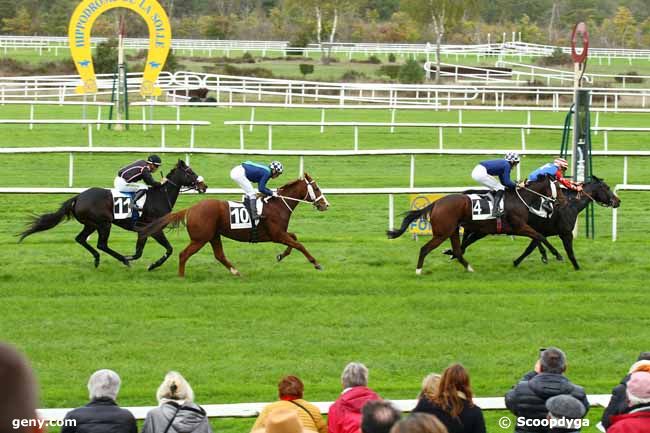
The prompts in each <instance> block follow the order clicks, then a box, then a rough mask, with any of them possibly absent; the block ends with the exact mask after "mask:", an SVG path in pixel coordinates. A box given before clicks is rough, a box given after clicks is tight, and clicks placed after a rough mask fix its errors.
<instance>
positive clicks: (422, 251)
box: [415, 235, 449, 275]
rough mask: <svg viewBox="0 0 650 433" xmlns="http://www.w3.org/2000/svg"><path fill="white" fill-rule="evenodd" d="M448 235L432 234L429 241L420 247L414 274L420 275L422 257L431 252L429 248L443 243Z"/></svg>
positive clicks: (422, 262) (431, 248)
mask: <svg viewBox="0 0 650 433" xmlns="http://www.w3.org/2000/svg"><path fill="white" fill-rule="evenodd" d="M448 237H449V235H447V236H442V235H437V236H434V237H433V239H431V240H430V241H429V242H427V243H426V244H424V245H423V246H422V248H420V257H418V267H417V268H415V274H416V275H420V274H421V273H422V265H423V264H424V258H425V257H426V256H427V254H429V253H430V252H431V250H433V249H435V248H437V247H438V245H440V244H441V243H443V242H444V241H445V240H446V239H447V238H448Z"/></svg>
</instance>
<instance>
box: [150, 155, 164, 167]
mask: <svg viewBox="0 0 650 433" xmlns="http://www.w3.org/2000/svg"><path fill="white" fill-rule="evenodd" d="M147 162H148V163H149V164H153V165H158V166H160V165H162V160H161V159H160V157H159V156H158V155H149V157H148V158H147Z"/></svg>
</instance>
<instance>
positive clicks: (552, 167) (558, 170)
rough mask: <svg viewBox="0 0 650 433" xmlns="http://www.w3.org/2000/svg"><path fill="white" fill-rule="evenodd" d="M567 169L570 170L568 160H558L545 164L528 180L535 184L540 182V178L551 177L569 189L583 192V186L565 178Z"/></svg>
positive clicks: (529, 176) (530, 175) (531, 174)
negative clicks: (537, 181)
mask: <svg viewBox="0 0 650 433" xmlns="http://www.w3.org/2000/svg"><path fill="white" fill-rule="evenodd" d="M567 168H569V163H568V162H567V161H566V159H563V158H557V159H556V160H555V161H553V162H549V163H548V164H544V165H543V166H541V167H539V168H538V169H537V170H535V171H533V172H532V173H530V174H529V175H528V180H529V181H531V182H534V181H536V180H539V178H540V177H544V176H546V175H549V176H551V177H553V178H554V179H556V180H557V181H558V182H560V183H561V184H562V185H564V186H565V187H567V188H569V189H572V190H574V191H582V184H580V183H577V182H573V181H571V180H569V179H567V178H565V177H564V172H566V170H567Z"/></svg>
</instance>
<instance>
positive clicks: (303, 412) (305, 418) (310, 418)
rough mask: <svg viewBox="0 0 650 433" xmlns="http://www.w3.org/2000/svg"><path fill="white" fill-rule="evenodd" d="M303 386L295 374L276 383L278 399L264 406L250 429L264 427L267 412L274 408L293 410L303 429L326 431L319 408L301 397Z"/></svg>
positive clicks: (321, 432) (320, 432) (322, 432)
mask: <svg viewBox="0 0 650 433" xmlns="http://www.w3.org/2000/svg"><path fill="white" fill-rule="evenodd" d="M304 390H305V386H304V385H303V383H302V381H301V380H300V379H299V378H298V377H296V376H285V377H283V378H282V379H281V380H280V383H278V394H279V397H280V400H279V401H276V402H273V403H270V404H268V405H266V406H265V407H264V409H263V410H262V412H261V413H260V415H259V416H258V417H257V420H255V425H253V428H252V429H251V431H254V430H258V429H262V428H264V427H265V423H266V418H267V417H268V415H269V413H271V412H272V411H274V410H276V409H284V410H287V409H288V410H293V411H295V412H296V414H298V418H299V419H300V422H301V423H302V425H303V427H304V428H305V430H313V431H315V432H318V433H327V423H326V422H325V420H324V419H323V416H322V415H321V413H320V410H318V408H317V407H316V406H314V405H313V404H311V403H309V402H308V401H306V400H304V399H303V398H302V396H303V392H304Z"/></svg>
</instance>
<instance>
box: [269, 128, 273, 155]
mask: <svg viewBox="0 0 650 433" xmlns="http://www.w3.org/2000/svg"><path fill="white" fill-rule="evenodd" d="M269 150H273V126H271V125H269Z"/></svg>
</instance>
